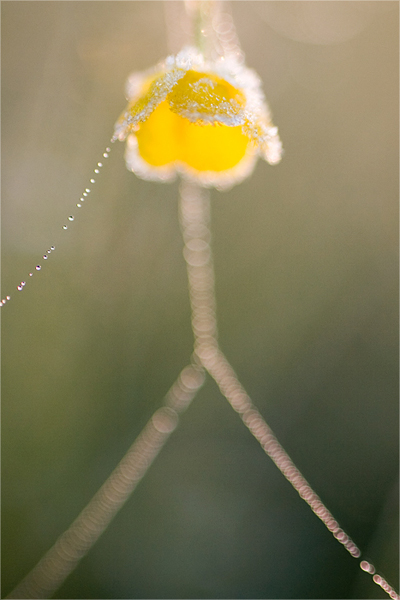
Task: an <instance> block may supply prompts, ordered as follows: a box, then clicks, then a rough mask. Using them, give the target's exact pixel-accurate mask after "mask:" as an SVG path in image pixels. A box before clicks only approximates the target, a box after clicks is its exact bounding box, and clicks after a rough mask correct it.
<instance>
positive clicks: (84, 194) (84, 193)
mask: <svg viewBox="0 0 400 600" xmlns="http://www.w3.org/2000/svg"><path fill="white" fill-rule="evenodd" d="M82 196H87V193H86V192H83V194H82ZM82 200H84V198H82Z"/></svg>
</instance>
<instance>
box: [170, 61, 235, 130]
mask: <svg viewBox="0 0 400 600" xmlns="http://www.w3.org/2000/svg"><path fill="white" fill-rule="evenodd" d="M167 100H168V102H169V105H170V108H171V110H172V111H173V112H175V113H177V114H178V115H180V116H181V117H185V118H186V119H189V121H191V122H193V123H196V122H198V121H203V122H205V123H224V124H225V125H230V126H235V125H240V124H241V123H243V121H244V114H243V108H244V106H245V104H246V98H245V96H244V94H243V93H242V92H241V91H240V90H238V89H237V88H235V87H233V85H231V84H230V83H228V82H227V81H225V80H224V79H221V77H218V76H217V75H215V74H210V73H199V72H197V71H192V70H190V71H187V73H186V74H185V75H184V76H183V77H182V78H181V79H180V80H179V81H178V82H177V84H176V85H175V86H174V87H173V89H172V90H171V92H170V93H169V94H168V96H167Z"/></svg>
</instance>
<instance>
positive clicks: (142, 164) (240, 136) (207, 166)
mask: <svg viewBox="0 0 400 600" xmlns="http://www.w3.org/2000/svg"><path fill="white" fill-rule="evenodd" d="M127 97H128V101H129V104H128V106H127V108H126V109H125V111H124V112H123V113H122V115H121V116H120V118H119V119H118V121H117V123H116V125H115V133H114V139H119V140H121V141H123V140H125V139H127V149H126V154H125V160H126V164H127V167H128V168H129V169H130V170H132V171H133V172H134V173H136V174H137V175H138V176H139V177H142V178H144V179H150V180H156V181H157V180H158V181H171V180H172V179H174V178H175V176H176V174H177V173H180V174H181V175H183V176H185V177H187V178H189V179H192V180H195V181H197V182H198V183H200V184H201V185H205V186H215V187H217V188H219V189H223V188H228V187H231V186H232V185H234V184H235V183H238V182H239V181H242V180H243V179H244V178H245V177H247V176H248V175H249V174H250V173H251V172H252V170H253V168H254V165H255V162H256V160H257V156H261V157H262V158H264V159H265V160H266V161H267V162H269V163H270V164H276V163H278V162H279V161H280V159H281V156H282V145H281V142H280V139H279V136H278V130H277V128H276V127H274V126H273V125H272V123H271V119H270V114H269V110H268V107H267V104H266V102H265V98H264V95H263V93H262V91H261V83H260V80H259V78H258V76H257V75H256V74H255V72H254V71H251V70H250V69H247V68H246V67H244V66H242V65H239V64H237V63H234V62H232V61H226V60H224V59H220V60H219V61H218V62H214V63H207V62H206V61H205V59H204V57H203V56H202V55H201V54H200V53H199V52H197V51H196V50H195V49H193V48H186V49H184V50H183V51H182V52H180V53H179V54H178V55H177V56H169V57H168V58H167V59H166V60H165V61H164V62H163V63H161V64H159V65H158V66H157V67H156V68H154V69H152V70H151V71H147V72H145V73H143V74H133V75H132V76H131V77H129V79H128V82H127Z"/></svg>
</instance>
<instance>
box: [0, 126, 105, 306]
mask: <svg viewBox="0 0 400 600" xmlns="http://www.w3.org/2000/svg"><path fill="white" fill-rule="evenodd" d="M114 142H115V138H114V137H113V138H111V140H110V144H113V143H114ZM110 152H111V147H110V146H107V148H106V149H105V150H104V152H103V159H107V158H108V157H109V155H110ZM102 167H103V162H101V161H99V162H98V163H97V164H96V167H95V169H93V172H94V174H95V175H96V176H97V175H98V174H99V173H100V169H102ZM89 183H90V185H94V184H95V183H96V179H95V178H94V177H91V178H90V180H89ZM91 191H92V190H91V188H89V187H86V188H85V189H84V191H83V192H82V194H81V196H80V198H79V201H78V202H77V203H76V207H77V208H82V206H83V203H84V202H85V200H86V199H87V197H88V195H89V194H90V193H91ZM67 220H68V221H69V222H70V223H72V222H73V221H75V216H74V215H73V214H71V215H69V216H68V219H67ZM68 227H69V225H68V224H64V225H63V226H62V229H63V230H64V231H66V230H67V229H68ZM55 249H56V247H55V246H54V245H51V246H48V249H47V250H46V252H45V253H44V254H43V256H42V259H43V260H48V258H49V257H50V254H51V253H52V252H54V250H55ZM41 270H42V265H41V264H37V265H36V266H35V268H34V269H32V271H30V272H29V273H28V278H27V279H26V280H22V281H21V282H20V283H19V284H18V285H17V286H16V288H17V290H18V291H19V292H22V290H23V289H24V288H25V286H26V284H27V282H28V281H29V280H30V279H31V278H32V277H33V275H34V273H35V271H41ZM10 300H11V294H9V295H7V296H3V298H2V299H1V300H0V307H3V306H4V305H5V304H7V302H9V301H10Z"/></svg>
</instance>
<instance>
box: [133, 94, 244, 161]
mask: <svg viewBox="0 0 400 600" xmlns="http://www.w3.org/2000/svg"><path fill="white" fill-rule="evenodd" d="M136 137H137V140H138V150H139V154H140V156H141V157H142V158H143V160H145V161H146V162H147V163H148V164H149V165H151V166H154V167H160V166H165V165H168V164H171V163H173V162H180V163H183V164H184V165H187V166H189V167H191V168H192V169H195V170H197V171H215V172H220V171H225V170H227V169H232V168H234V167H236V166H237V164H238V163H239V162H240V161H241V160H242V159H243V158H244V157H245V155H246V153H247V150H248V147H249V145H251V142H250V140H249V138H248V137H247V136H246V135H245V134H244V133H243V132H242V128H241V126H237V127H229V126H227V125H219V124H217V125H211V124H210V123H207V124H195V123H191V122H190V121H188V120H187V119H186V118H184V117H181V116H180V115H177V114H175V113H173V112H171V111H170V110H169V105H168V101H167V100H164V102H162V103H161V104H160V105H159V106H158V107H157V108H156V109H155V110H154V111H153V112H152V114H151V115H150V116H149V118H148V119H147V120H146V121H145V122H144V123H140V125H139V128H138V131H137V132H136Z"/></svg>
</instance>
